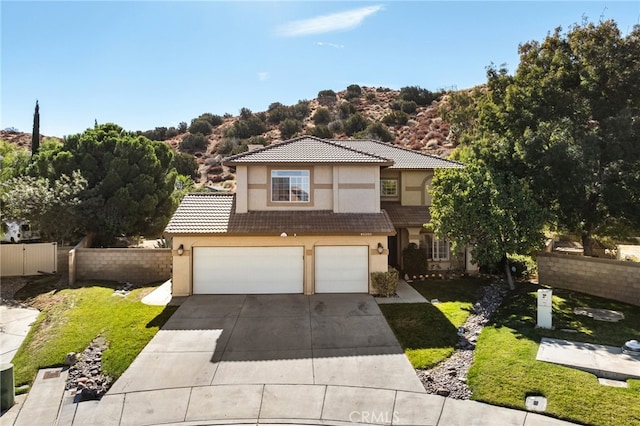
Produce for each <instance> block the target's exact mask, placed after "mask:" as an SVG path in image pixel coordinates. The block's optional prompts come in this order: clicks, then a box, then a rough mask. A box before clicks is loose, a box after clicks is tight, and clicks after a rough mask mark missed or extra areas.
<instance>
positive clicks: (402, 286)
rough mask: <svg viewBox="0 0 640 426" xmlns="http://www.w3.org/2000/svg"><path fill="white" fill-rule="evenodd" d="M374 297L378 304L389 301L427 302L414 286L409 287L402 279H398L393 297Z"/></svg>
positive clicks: (384, 303)
mask: <svg viewBox="0 0 640 426" xmlns="http://www.w3.org/2000/svg"><path fill="white" fill-rule="evenodd" d="M375 299H376V302H378V304H379V305H386V304H389V303H429V301H428V300H427V299H425V298H424V297H422V295H421V294H420V293H418V291H417V290H416V289H415V288H413V287H411V286H410V285H409V284H407V282H406V281H405V280H403V279H400V280H399V281H398V288H397V289H396V296H395V297H376V298H375Z"/></svg>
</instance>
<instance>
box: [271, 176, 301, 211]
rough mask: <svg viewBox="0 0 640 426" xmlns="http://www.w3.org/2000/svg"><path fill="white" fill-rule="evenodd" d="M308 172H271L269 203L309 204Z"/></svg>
mask: <svg viewBox="0 0 640 426" xmlns="http://www.w3.org/2000/svg"><path fill="white" fill-rule="evenodd" d="M309 200H310V199H309V170H272V171H271V201H273V202H286V203H308V202H309Z"/></svg>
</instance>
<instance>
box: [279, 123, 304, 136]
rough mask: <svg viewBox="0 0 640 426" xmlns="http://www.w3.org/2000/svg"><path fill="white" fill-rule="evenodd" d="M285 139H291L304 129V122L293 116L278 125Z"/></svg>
mask: <svg viewBox="0 0 640 426" xmlns="http://www.w3.org/2000/svg"><path fill="white" fill-rule="evenodd" d="M278 129H280V134H281V135H282V138H283V139H290V138H291V137H292V136H293V135H295V134H296V133H298V132H299V131H300V130H301V129H302V122H301V121H299V120H296V119H293V118H287V119H286V120H284V121H283V122H282V123H280V125H279V126H278Z"/></svg>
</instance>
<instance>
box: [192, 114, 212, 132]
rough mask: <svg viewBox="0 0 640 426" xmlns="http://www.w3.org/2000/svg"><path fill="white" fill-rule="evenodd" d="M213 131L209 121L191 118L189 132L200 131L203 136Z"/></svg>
mask: <svg viewBox="0 0 640 426" xmlns="http://www.w3.org/2000/svg"><path fill="white" fill-rule="evenodd" d="M211 132H213V127H212V126H211V123H209V122H208V121H207V120H205V119H203V118H194V119H193V120H191V125H190V126H189V133H191V134H195V133H200V134H202V135H204V136H207V135H210V134H211Z"/></svg>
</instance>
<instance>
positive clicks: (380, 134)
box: [366, 123, 395, 142]
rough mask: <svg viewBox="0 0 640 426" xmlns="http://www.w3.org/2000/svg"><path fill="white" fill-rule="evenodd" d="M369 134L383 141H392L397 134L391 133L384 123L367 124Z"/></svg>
mask: <svg viewBox="0 0 640 426" xmlns="http://www.w3.org/2000/svg"><path fill="white" fill-rule="evenodd" d="M366 132H367V134H368V135H369V137H370V138H371V139H378V140H381V141H382V142H391V141H392V140H394V139H395V136H394V135H393V134H391V132H390V131H389V129H387V128H386V126H385V125H384V124H382V123H371V124H369V126H367V129H366Z"/></svg>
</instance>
